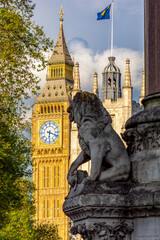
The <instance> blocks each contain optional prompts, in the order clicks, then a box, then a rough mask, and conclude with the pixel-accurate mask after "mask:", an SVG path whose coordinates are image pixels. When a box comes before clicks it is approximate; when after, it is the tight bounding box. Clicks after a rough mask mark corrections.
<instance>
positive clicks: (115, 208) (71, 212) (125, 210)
mask: <svg viewBox="0 0 160 240" xmlns="http://www.w3.org/2000/svg"><path fill="white" fill-rule="evenodd" d="M71 193H72V194H71ZM71 193H70V194H69V195H68V197H67V198H66V201H65V203H64V205H63V211H64V213H65V214H66V215H67V216H68V217H70V218H71V220H72V221H73V222H74V226H73V227H72V228H71V233H72V234H75V235H76V234H78V233H79V234H80V235H81V236H82V237H83V239H84V240H131V239H132V240H146V239H148V240H160V228H159V227H158V226H159V224H160V217H159V216H160V183H159V182H155V183H148V184H132V183H107V182H104V183H99V182H93V181H87V182H86V183H85V184H79V185H77V189H76V190H75V191H74V192H73V191H71ZM150 219H151V220H150ZM143 222H144V223H145V224H143ZM151 223H152V224H151ZM147 224H148V225H147ZM148 228H150V231H148V232H147V229H148ZM149 233H151V235H152V237H151V238H149ZM147 234H148V235H147ZM153 235H154V237H153Z"/></svg>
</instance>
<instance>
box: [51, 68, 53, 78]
mask: <svg viewBox="0 0 160 240" xmlns="http://www.w3.org/2000/svg"><path fill="white" fill-rule="evenodd" d="M51 77H53V69H51Z"/></svg>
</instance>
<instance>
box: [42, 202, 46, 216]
mask: <svg viewBox="0 0 160 240" xmlns="http://www.w3.org/2000/svg"><path fill="white" fill-rule="evenodd" d="M45 210H46V206H45V200H44V202H43V217H44V218H45V217H46V211H45Z"/></svg>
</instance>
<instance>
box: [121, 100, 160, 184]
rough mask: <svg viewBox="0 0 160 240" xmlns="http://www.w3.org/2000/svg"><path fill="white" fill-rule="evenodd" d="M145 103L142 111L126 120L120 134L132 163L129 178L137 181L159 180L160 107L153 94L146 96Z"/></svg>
mask: <svg viewBox="0 0 160 240" xmlns="http://www.w3.org/2000/svg"><path fill="white" fill-rule="evenodd" d="M145 101H146V100H145ZM150 101H151V102H152V101H153V105H154V107H150ZM159 103H160V102H159ZM145 104H146V108H145V110H144V111H142V112H140V113H139V114H137V115H135V116H133V117H131V118H130V119H129V120H128V121H127V122H126V131H125V132H124V133H123V134H122V137H123V139H124V140H125V141H126V143H127V146H128V148H127V151H128V154H129V156H130V161H131V165H132V178H131V179H132V181H134V182H139V183H141V182H146V183H147V182H152V181H160V107H159V106H157V105H158V100H157V98H155V96H152V97H148V98H147V101H146V102H145ZM148 104H149V106H148Z"/></svg>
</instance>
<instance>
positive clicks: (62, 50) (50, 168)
mask: <svg viewBox="0 0 160 240" xmlns="http://www.w3.org/2000/svg"><path fill="white" fill-rule="evenodd" d="M59 14H60V29H59V35H58V40H57V43H56V45H55V49H54V51H53V53H52V56H51V58H50V59H49V63H48V70H47V77H46V83H45V86H44V88H43V90H42V92H41V93H40V95H39V96H38V97H37V98H36V99H35V109H34V110H33V112H32V143H33V146H34V150H33V155H32V159H33V182H34V184H35V186H36V192H35V201H36V220H37V222H38V223H40V222H47V223H53V224H56V225H58V230H59V235H60V236H61V237H62V239H63V240H68V233H69V228H68V218H67V217H66V216H65V215H64V213H63V211H62V204H63V202H64V198H65V196H66V195H67V194H68V183H67V180H66V179H67V172H68V168H69V155H70V152H69V149H70V122H69V118H68V113H67V108H68V106H69V103H70V100H71V90H72V87H73V66H74V63H73V61H72V59H71V57H70V54H69V51H68V48H67V45H66V42H65V37H64V33H63V18H62V17H63V11H62V7H61V11H60V13H59Z"/></svg>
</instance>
